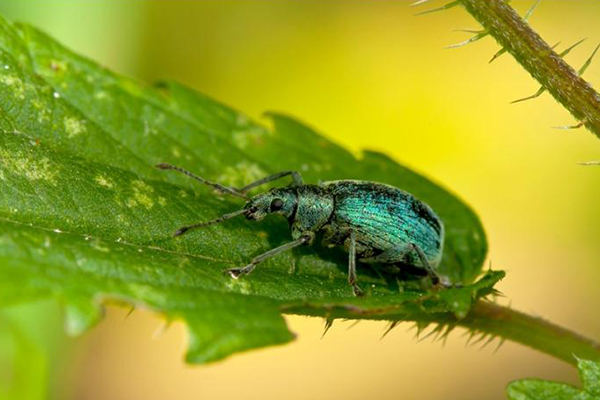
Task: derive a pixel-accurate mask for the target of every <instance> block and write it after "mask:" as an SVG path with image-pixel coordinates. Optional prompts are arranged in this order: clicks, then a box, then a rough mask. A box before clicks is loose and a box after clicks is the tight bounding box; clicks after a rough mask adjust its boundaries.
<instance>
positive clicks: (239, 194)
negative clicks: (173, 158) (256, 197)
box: [156, 163, 248, 199]
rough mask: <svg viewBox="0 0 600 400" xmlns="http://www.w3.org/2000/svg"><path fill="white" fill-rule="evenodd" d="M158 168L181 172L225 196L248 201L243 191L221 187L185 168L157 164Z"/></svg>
mask: <svg viewBox="0 0 600 400" xmlns="http://www.w3.org/2000/svg"><path fill="white" fill-rule="evenodd" d="M156 168H159V169H172V170H173V171H177V172H181V173H182V174H184V175H187V176H189V177H190V178H193V179H195V180H197V181H198V182H200V183H203V184H205V185H207V186H210V187H212V188H214V189H216V190H218V191H219V192H221V193H225V194H229V195H232V196H236V197H241V198H242V199H248V197H246V194H245V193H243V192H242V191H241V190H238V189H235V188H232V187H229V186H225V185H221V184H220V183H216V182H213V181H209V180H208V179H204V178H202V177H200V176H198V175H195V174H193V173H191V172H190V171H188V170H185V169H183V168H180V167H177V166H175V165H171V164H167V163H161V164H157V165H156Z"/></svg>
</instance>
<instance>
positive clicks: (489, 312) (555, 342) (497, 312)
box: [285, 300, 600, 364]
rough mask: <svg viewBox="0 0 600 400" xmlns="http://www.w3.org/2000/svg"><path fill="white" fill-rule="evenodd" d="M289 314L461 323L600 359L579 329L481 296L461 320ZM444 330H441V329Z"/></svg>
mask: <svg viewBox="0 0 600 400" xmlns="http://www.w3.org/2000/svg"><path fill="white" fill-rule="evenodd" d="M285 312H286V313H288V314H299V315H312V316H321V317H324V318H327V319H337V318H346V319H371V320H387V321H390V322H392V323H394V322H402V321H414V322H416V323H417V324H419V325H422V326H427V325H430V324H439V325H443V326H451V327H454V326H461V327H463V328H466V329H468V330H470V331H471V332H473V333H474V334H480V335H481V336H482V337H484V336H485V337H490V338H493V337H498V338H500V340H502V341H504V340H510V341H512V342H516V343H521V344H523V345H525V346H528V347H531V348H533V349H535V350H538V351H540V352H542V353H545V354H548V355H551V356H553V357H556V358H558V359H560V360H563V361H566V362H568V363H569V364H576V359H575V357H574V356H577V357H579V358H585V359H589V360H600V344H599V343H596V342H594V341H593V340H590V339H588V338H585V337H583V336H581V335H579V334H577V333H575V332H572V331H570V330H568V329H565V328H562V327H560V326H558V325H555V324H552V323H551V322H548V321H546V320H544V319H542V318H539V317H533V316H531V315H527V314H524V313H522V312H519V311H515V310H513V309H511V308H509V307H504V306H500V305H497V304H494V303H490V302H488V301H483V300H480V301H478V302H477V303H475V304H474V305H473V308H472V309H471V311H470V312H469V314H467V316H466V317H465V318H463V319H460V320H457V319H456V318H455V317H454V316H453V315H452V314H430V315H423V314H416V315H412V316H411V315H407V314H402V315H398V314H393V313H392V314H391V313H386V312H383V313H381V314H367V315H365V314H361V313H360V312H359V313H357V312H356V310H353V309H352V308H342V307H334V308H330V309H326V308H325V309H324V308H321V307H315V308H313V307H309V306H301V307H293V308H288V309H286V310H285ZM441 331H442V330H440V332H441Z"/></svg>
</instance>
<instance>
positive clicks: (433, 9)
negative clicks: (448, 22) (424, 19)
mask: <svg viewBox="0 0 600 400" xmlns="http://www.w3.org/2000/svg"><path fill="white" fill-rule="evenodd" d="M417 3H419V2H417ZM419 4H422V3H419ZM459 4H460V0H455V1H452V2H450V3H448V4H445V5H443V6H441V7H438V8H432V9H431V10H426V11H421V12H420V13H416V14H415V16H419V15H425V14H431V13H434V12H438V11H444V10H448V9H450V8H452V7H455V6H457V5H459Z"/></svg>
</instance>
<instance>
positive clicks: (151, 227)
mask: <svg viewBox="0 0 600 400" xmlns="http://www.w3.org/2000/svg"><path fill="white" fill-rule="evenodd" d="M268 117H269V118H270V120H271V122H272V127H271V128H269V127H267V126H264V125H260V124H258V123H256V122H254V121H251V120H250V119H248V118H247V117H246V116H244V115H243V114H240V113H238V112H236V111H234V110H232V109H230V108H228V107H226V106H224V105H222V104H220V103H218V102H216V101H214V100H212V99H209V98H207V97H205V96H203V95H201V94H199V93H196V92H194V91H193V90H191V89H189V88H186V87H184V86H182V85H179V84H177V83H174V82H163V83H160V84H158V85H156V86H148V85H145V84H143V83H140V82H137V81H135V80H132V79H128V78H124V77H122V76H119V75H117V74H115V73H113V72H111V71H108V70H106V69H105V68H102V67H100V66H99V65H97V64H96V63H94V62H91V61H89V60H87V59H85V58H83V57H80V56H78V55H77V54H74V53H72V52H71V51H69V50H67V49H65V48H64V47H62V46H61V45H60V44H58V43H56V42H55V41H53V40H52V39H51V38H49V37H47V36H46V35H45V34H43V33H41V32H39V31H38V30H36V29H35V28H32V27H30V26H27V25H12V24H9V23H7V22H6V21H3V20H1V21H0V189H1V196H0V302H1V303H3V304H8V303H13V302H22V301H27V300H32V299H36V298H40V297H47V296H54V297H58V298H60V299H62V301H63V302H64V304H65V307H66V310H67V322H66V326H67V330H68V331H69V332H71V333H74V334H77V333H81V332H83V331H84V330H85V329H87V328H89V327H90V326H91V325H93V324H94V323H95V322H97V321H98V319H99V318H100V316H101V309H100V307H99V306H100V304H101V303H102V302H103V301H106V300H108V299H110V300H118V301H122V302H126V303H130V304H134V305H138V306H143V307H149V308H151V309H153V310H156V311H158V312H161V313H163V314H164V315H165V316H166V318H168V319H182V320H184V321H185V322H186V323H187V325H188V327H189V330H190V346H189V350H188V353H187V359H188V360H189V361H191V362H206V361H214V360H218V359H220V358H223V357H225V356H227V355H229V354H231V353H233V352H236V351H241V350H246V349H250V348H256V347H261V346H266V345H270V344H278V343H285V342H287V341H289V340H291V339H292V338H293V334H292V333H291V332H289V330H288V329H287V327H286V324H285V321H284V319H283V318H282V316H281V313H282V311H286V312H300V313H305V314H313V313H314V310H321V311H323V310H330V309H334V308H342V309H345V310H347V312H348V313H349V314H350V317H353V316H355V317H357V318H391V319H401V318H406V317H407V316H408V315H410V318H412V319H417V320H418V319H419V318H420V316H422V317H423V318H427V319H431V318H432V316H434V315H446V314H448V315H454V316H458V317H463V316H464V315H466V313H467V312H468V310H469V307H470V306H471V304H472V302H473V301H474V300H476V299H477V298H479V297H481V296H484V295H486V294H489V293H490V292H491V290H492V289H491V288H492V286H493V285H494V283H496V282H497V281H498V280H499V279H501V278H502V276H503V274H502V273H500V272H489V273H488V274H487V275H486V276H485V277H484V278H482V279H481V280H480V281H478V282H477V283H473V282H474V281H475V279H476V277H477V276H478V275H479V274H480V273H481V267H482V263H483V260H484V258H485V254H486V249H487V248H486V239H485V233H484V231H483V229H482V227H481V224H480V222H479V219H478V218H477V216H476V215H475V214H474V213H473V212H472V210H471V209H470V208H469V207H468V206H467V205H465V204H464V203H463V202H462V201H460V200H459V199H458V198H456V197H455V196H454V195H452V194H451V193H449V192H448V191H446V190H445V189H443V188H441V187H440V186H438V185H436V184H435V183H433V182H431V181H430V180H428V179H426V178H424V177H423V176H421V175H419V174H417V173H415V172H413V171H411V170H409V169H407V168H405V167H403V166H401V165H399V164H397V163H396V162H394V161H393V160H391V159H390V158H388V157H386V156H385V155H382V154H378V153H374V152H365V153H364V154H362V156H361V158H360V159H358V158H356V157H355V156H353V155H352V154H351V153H349V152H348V151H346V150H345V149H343V148H341V147H340V146H338V145H336V144H335V143H333V142H331V141H330V140H328V139H327V138H326V137H324V136H322V135H320V134H318V133H316V132H315V131H314V130H313V129H311V128H309V127H307V126H305V125H303V124H301V123H300V122H298V121H296V120H294V119H293V118H290V117H287V116H284V115H280V114H275V113H271V114H269V115H268ZM160 162H170V163H172V164H177V165H179V166H181V167H184V168H187V169H189V170H191V171H194V172H195V173H197V174H198V175H200V176H203V177H205V178H207V179H210V180H214V181H217V182H220V183H223V184H226V185H233V186H243V185H244V184H247V183H249V182H251V181H252V180H255V179H258V178H261V177H263V176H265V175H267V174H269V173H273V172H278V171H281V170H289V169H294V170H298V171H301V173H302V174H303V177H304V178H305V181H307V182H312V183H317V182H319V181H324V180H333V179H344V178H351V179H363V180H372V181H379V182H384V183H388V184H391V185H394V186H397V187H400V188H402V189H403V190H406V191H408V192H411V193H413V194H415V195H416V196H417V197H419V198H421V199H422V200H424V201H425V202H427V203H428V204H429V205H430V206H432V208H433V209H434V210H436V212H437V213H438V214H439V215H440V217H441V218H442V219H443V221H444V223H445V226H446V233H447V236H446V241H445V244H444V256H443V261H442V263H441V265H440V267H439V269H440V272H441V273H442V274H444V275H447V276H448V277H449V278H450V279H451V281H453V282H461V283H463V284H465V286H463V287H462V288H455V289H449V290H445V291H440V292H431V291H424V290H422V289H421V287H420V286H419V285H417V284H415V282H404V281H399V280H398V279H397V277H394V276H393V275H390V274H387V273H384V272H381V271H380V270H379V269H377V268H372V267H369V266H364V265H362V266H359V284H360V285H361V286H362V287H363V288H364V289H366V291H367V295H366V296H365V297H363V298H355V297H354V296H353V295H352V290H351V288H350V287H349V286H348V285H347V282H346V280H347V278H346V268H347V255H346V254H344V252H343V250H341V249H333V250H331V249H325V248H322V247H321V246H319V245H315V246H313V247H310V248H300V249H295V250H294V251H291V252H288V253H286V254H281V255H279V256H277V257H275V258H273V259H271V260H268V261H266V262H265V263H264V265H263V264H261V265H260V267H259V268H257V270H256V271H255V272H254V273H253V274H252V275H251V276H249V277H244V278H241V279H239V280H232V279H231V278H230V277H229V276H227V275H225V274H224V273H223V272H222V271H223V269H225V268H230V267H235V266H242V265H245V264H246V263H247V262H248V261H249V260H250V259H251V258H252V257H254V256H256V255H258V254H261V253H262V252H264V251H266V250H268V249H270V248H273V247H275V246H278V245H281V244H283V243H285V242H286V241H289V240H290V234H289V229H288V227H287V224H286V222H285V221H282V220H278V219H277V218H272V219H271V218H268V219H266V220H265V221H262V222H261V223H255V224H253V223H251V222H248V221H245V220H243V218H241V219H233V220H231V221H227V222H226V223H223V224H220V225H215V226H211V227H207V228H205V229H202V230H198V231H194V232H190V233H189V234H187V235H184V236H182V237H179V238H173V237H172V233H173V232H174V230H175V229H177V228H178V227H180V226H183V225H188V224H190V223H195V222H199V221H203V220H208V219H212V218H215V217H217V216H219V215H222V214H224V213H227V212H231V211H234V210H236V209H239V208H240V207H241V206H242V205H243V204H242V203H241V202H240V201H238V200H236V199H232V198H229V197H223V196H221V195H219V194H217V193H215V192H212V191H211V190H210V189H209V188H206V187H199V186H198V185H196V183H195V182H193V181H192V180H190V179H189V178H186V177H184V176H181V175H179V174H176V173H174V172H171V173H169V172H165V171H159V170H157V169H156V168H154V165H155V164H157V163H160ZM281 184H286V183H285V182H282V183H281Z"/></svg>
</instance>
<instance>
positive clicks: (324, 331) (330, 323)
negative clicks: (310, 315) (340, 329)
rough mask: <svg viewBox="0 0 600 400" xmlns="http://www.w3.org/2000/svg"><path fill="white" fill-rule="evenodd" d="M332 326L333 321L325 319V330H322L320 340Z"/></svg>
mask: <svg viewBox="0 0 600 400" xmlns="http://www.w3.org/2000/svg"><path fill="white" fill-rule="evenodd" d="M332 325H333V319H331V318H326V319H325V329H324V330H323V334H322V335H321V339H323V338H324V337H325V334H326V333H327V331H329V329H330V328H331V326H332Z"/></svg>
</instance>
